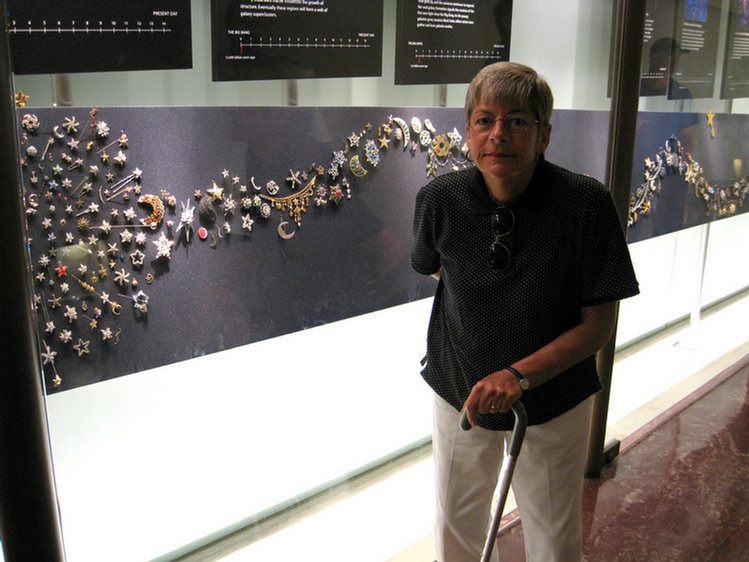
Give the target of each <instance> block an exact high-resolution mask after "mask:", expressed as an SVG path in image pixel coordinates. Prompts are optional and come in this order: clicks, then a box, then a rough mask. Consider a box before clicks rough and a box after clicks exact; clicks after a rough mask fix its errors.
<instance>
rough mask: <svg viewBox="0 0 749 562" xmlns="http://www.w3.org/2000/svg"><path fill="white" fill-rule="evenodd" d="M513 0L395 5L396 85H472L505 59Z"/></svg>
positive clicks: (403, 1) (422, 0)
mask: <svg viewBox="0 0 749 562" xmlns="http://www.w3.org/2000/svg"><path fill="white" fill-rule="evenodd" d="M511 21H512V0H491V1H489V0H484V1H481V2H479V1H476V2H467V1H465V0H460V1H451V0H443V1H440V2H431V1H429V0H398V19H397V24H396V46H395V83H396V84H446V83H466V82H470V80H471V78H473V76H474V75H475V74H476V72H477V71H478V70H479V69H480V68H481V67H482V66H484V65H485V64H487V63H489V62H495V61H500V60H509V56H510V31H511Z"/></svg>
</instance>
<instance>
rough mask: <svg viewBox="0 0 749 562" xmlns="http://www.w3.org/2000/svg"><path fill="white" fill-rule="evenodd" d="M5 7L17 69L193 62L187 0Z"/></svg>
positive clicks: (92, 0) (35, 0)
mask: <svg viewBox="0 0 749 562" xmlns="http://www.w3.org/2000/svg"><path fill="white" fill-rule="evenodd" d="M155 4H158V6H156V7H155ZM7 8H8V19H7V21H8V35H9V38H10V49H11V58H12V64H13V72H15V73H16V74H52V73H69V72H70V73H72V72H102V71H118V70H156V69H166V68H190V67H192V31H191V23H190V0H159V1H158V3H156V2H152V1H149V0H130V1H128V2H116V1H113V0H61V1H60V0H58V1H50V0H8V2H7Z"/></svg>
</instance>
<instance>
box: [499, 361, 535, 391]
mask: <svg viewBox="0 0 749 562" xmlns="http://www.w3.org/2000/svg"><path fill="white" fill-rule="evenodd" d="M505 369H506V370H508V371H510V372H511V373H512V374H513V375H515V376H516V377H517V379H518V384H519V385H520V388H522V389H523V390H528V389H529V388H530V387H531V383H529V382H528V379H526V378H525V377H524V376H523V375H521V374H520V371H518V370H517V369H516V368H515V367H509V366H508V367H505Z"/></svg>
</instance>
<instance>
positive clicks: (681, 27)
mask: <svg viewBox="0 0 749 562" xmlns="http://www.w3.org/2000/svg"><path fill="white" fill-rule="evenodd" d="M720 4H721V2H720V0H685V1H684V2H681V3H680V4H679V10H678V12H677V20H676V21H677V23H676V33H677V42H678V45H677V46H676V47H677V48H676V49H675V52H674V57H673V59H672V60H673V65H672V67H671V77H672V84H671V85H670V87H669V89H668V98H669V99H690V98H711V97H712V96H713V90H714V87H715V62H716V61H717V60H718V56H717V55H718V34H719V33H720V12H721V10H720Z"/></svg>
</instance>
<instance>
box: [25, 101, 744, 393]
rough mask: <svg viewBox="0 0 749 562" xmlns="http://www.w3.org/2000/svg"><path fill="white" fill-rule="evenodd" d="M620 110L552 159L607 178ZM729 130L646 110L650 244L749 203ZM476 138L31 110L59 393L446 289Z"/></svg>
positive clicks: (53, 383) (568, 119) (563, 116)
mask: <svg viewBox="0 0 749 562" xmlns="http://www.w3.org/2000/svg"><path fill="white" fill-rule="evenodd" d="M608 119H609V116H608V113H607V112H592V111H571V110H567V111H565V110H561V111H556V112H554V115H553V116H552V125H553V130H552V137H551V144H550V146H549V149H548V151H547V158H548V159H549V160H550V161H552V162H555V163H557V164H560V165H562V166H564V167H567V168H570V169H572V170H575V171H579V172H582V173H586V174H589V175H591V176H593V177H595V178H597V179H599V180H602V179H603V178H604V174H605V165H606V146H607V138H608V133H607V129H608ZM709 122H710V123H711V126H708V125H707V123H708V121H707V118H706V116H701V115H694V116H692V117H691V118H689V117H688V116H687V117H685V116H679V115H678V114H661V113H643V114H641V115H640V117H639V123H640V128H639V135H638V141H637V149H636V150H637V154H636V156H635V173H634V177H633V205H632V208H631V212H630V218H631V220H632V225H631V226H630V231H629V240H630V241H636V240H642V239H645V238H647V237H650V236H656V235H659V234H665V233H667V232H671V231H674V230H678V229H681V228H686V227H688V226H693V225H695V224H699V223H700V222H705V221H708V220H713V219H716V218H720V217H723V216H730V215H733V214H736V213H739V212H743V211H744V210H745V209H744V208H743V206H742V204H743V201H744V199H745V197H746V195H747V180H746V176H745V173H746V172H745V167H746V164H743V163H747V164H749V153H747V152H748V151H749V148H747V147H746V145H745V143H743V142H742V139H744V138H746V131H747V128H749V118H747V117H746V116H734V115H716V116H712V117H711V119H710V121H709ZM464 127H465V126H464V117H463V111H462V109H460V108H367V107H355V108H354V107H352V108H296V107H282V108H268V107H264V108H248V107H176V108H165V107H147V108H146V107H141V108H101V109H85V108H50V109H38V110H36V109H35V110H31V109H28V110H27V109H21V110H19V112H18V129H19V142H20V144H19V148H20V151H21V155H22V162H21V163H22V173H23V185H24V203H25V209H26V216H27V222H28V231H29V238H30V240H29V250H30V270H31V275H32V277H33V279H32V282H33V284H34V289H35V302H34V305H35V308H36V311H37V317H38V319H39V332H40V335H41V338H40V339H41V342H42V349H41V350H40V351H41V352H42V360H43V363H44V367H43V368H44V372H45V378H46V382H47V389H48V391H49V392H54V391H59V390H65V389H71V388H75V387H79V386H83V385H87V384H91V383H95V382H98V381H102V380H106V379H110V378H114V377H118V376H122V375H127V374H130V373H135V372H138V371H142V370H146V369H150V368H154V367H158V366H162V365H166V364H170V363H175V362H178V361H183V360H187V359H191V358H194V357H198V356H202V355H206V354H210V353H214V352H217V351H221V350H226V349H230V348H234V347H237V346H241V345H244V344H248V343H252V342H257V341H260V340H264V339H268V338H272V337H276V336H281V335H284V334H289V333H293V332H299V331H301V330H304V329H306V328H311V327H314V326H319V325H322V324H326V323H330V322H335V321H338V320H343V319H346V318H350V317H354V316H358V315H361V314H364V313H368V312H374V311H377V310H382V309H385V308H388V307H391V306H395V305H400V304H404V303H408V302H412V301H416V300H419V299H423V298H426V297H429V296H431V295H432V294H433V291H434V282H433V280H432V279H431V278H429V277H424V276H420V275H417V274H416V273H415V272H414V271H413V270H412V268H411V267H410V263H409V249H410V243H411V228H412V226H411V225H412V219H413V209H414V199H415V196H416V192H417V191H418V189H419V188H420V187H421V186H423V185H425V184H426V183H427V182H428V181H429V180H430V179H431V178H433V177H435V176H436V175H439V174H443V173H449V172H451V171H453V170H459V169H462V168H464V167H467V166H471V165H472V163H471V161H470V159H469V157H468V154H467V152H466V148H465V139H464V136H465V129H464ZM672 139H673V140H672ZM645 173H647V174H648V178H649V179H648V180H647V181H646V180H645ZM393 329H397V327H395V326H394V327H393ZM373 345H375V346H376V342H373ZM320 349H321V352H328V350H329V351H330V352H334V350H335V342H320Z"/></svg>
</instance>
